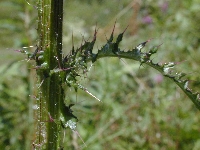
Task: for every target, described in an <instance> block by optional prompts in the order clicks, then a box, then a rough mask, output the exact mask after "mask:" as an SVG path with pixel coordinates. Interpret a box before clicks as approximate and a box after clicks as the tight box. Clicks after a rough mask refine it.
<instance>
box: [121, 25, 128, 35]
mask: <svg viewBox="0 0 200 150" xmlns="http://www.w3.org/2000/svg"><path fill="white" fill-rule="evenodd" d="M128 27H129V25H127V27H126V28H125V29H124V31H123V32H122V34H124V32H126V30H127V29H128Z"/></svg>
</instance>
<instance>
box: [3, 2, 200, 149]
mask: <svg viewBox="0 0 200 150" xmlns="http://www.w3.org/2000/svg"><path fill="white" fill-rule="evenodd" d="M16 3H17V2H16ZM129 3H130V1H128V0H127V1H126V0H124V1H117V0H116V1H103V2H102V3H98V2H96V1H93V2H92V3H91V2H90V3H89V4H88V3H85V2H82V1H72V2H70V3H66V7H65V13H66V22H64V32H67V33H66V34H64V39H63V40H64V42H65V43H64V48H63V49H64V50H66V51H67V49H68V51H69V50H70V46H69V45H71V43H72V42H71V40H70V38H71V34H70V33H71V30H73V35H74V41H75V45H78V44H76V43H77V41H81V39H82V37H81V35H80V34H84V36H85V39H87V38H88V37H89V35H91V32H93V31H94V30H93V28H91V26H92V25H94V24H95V23H96V22H97V23H98V27H99V30H98V31H99V33H98V35H97V36H98V38H99V39H103V40H105V36H104V34H105V33H106V32H107V31H109V34H110V31H112V28H113V24H114V21H115V20H116V18H115V17H116V16H117V17H118V18H117V19H118V20H117V24H116V30H115V32H116V34H119V31H123V29H125V27H126V26H127V22H128V21H127V20H129V19H130V22H131V20H132V19H133V18H131V15H132V13H133V12H132V10H130V9H129V10H127V11H125V13H123V14H124V15H121V17H120V15H116V14H120V12H121V11H122V10H124V8H125V7H126V6H127V5H129ZM163 4H165V7H164V6H163ZM16 6H20V7H21V8H23V6H28V7H29V5H28V4H27V3H26V4H22V3H20V4H19V5H13V7H15V8H16ZM161 6H162V7H161ZM135 7H136V6H135ZM138 7H139V12H138V15H137V19H134V20H133V21H134V22H135V24H132V25H129V27H128V29H127V31H126V33H125V36H124V40H123V41H122V43H121V45H120V47H121V48H122V49H123V48H124V49H125V50H126V51H127V49H132V48H131V47H133V46H135V45H137V43H141V42H142V41H146V40H147V39H151V38H154V39H153V40H151V42H150V43H149V44H148V45H147V48H146V50H150V47H149V46H150V45H159V44H161V43H163V44H162V46H160V47H159V50H158V52H157V53H156V54H154V56H153V57H152V59H153V62H152V63H155V64H156V63H158V62H159V64H158V65H161V64H162V66H161V67H164V64H165V63H166V62H169V61H173V62H182V61H184V60H187V61H186V62H182V63H176V66H177V65H178V64H179V65H178V67H177V68H176V69H177V70H178V72H186V74H187V75H186V76H184V77H183V78H182V79H183V80H186V78H187V79H189V86H190V87H191V88H192V89H194V91H195V90H196V91H199V82H197V81H198V80H199V79H200V78H199V75H198V74H199V72H198V71H199V57H200V54H199V52H200V47H199V45H198V42H199V34H198V33H199V13H198V10H199V8H200V7H199V4H198V0H193V1H190V2H183V1H176V2H174V1H167V2H165V1H146V2H144V3H142V4H140V5H139V6H138ZM7 8H8V7H7ZM31 8H32V7H31ZM72 8H73V9H72ZM74 8H77V9H74ZM7 10H10V11H12V12H13V13H12V14H15V15H17V13H14V12H15V11H17V10H16V9H13V8H12V9H7ZM94 10H95V11H94ZM106 10H107V11H106ZM19 12H22V11H21V9H20V10H19ZM83 12H84V13H83ZM134 13H136V12H134ZM3 14H9V13H1V15H3ZM74 16H76V17H74ZM88 16H89V17H88ZM1 18H2V17H1ZM5 18H6V19H8V18H10V17H9V15H8V16H7V17H5ZM15 18H16V17H15ZM33 18H34V17H33ZM102 18H103V19H102ZM106 18H108V19H106ZM145 19H146V20H145ZM148 19H149V20H148ZM11 20H12V19H11ZM31 20H32V19H31ZM110 20H112V21H110ZM19 22H20V21H19ZM33 22H35V21H33ZM109 22H111V23H109ZM1 23H2V22H1ZM14 23H15V22H13V23H12V24H10V26H11V25H12V26H13V27H14V28H19V27H21V29H22V30H21V31H20V32H21V33H17V34H13V31H14V32H17V31H16V30H13V31H12V32H10V33H12V34H6V35H5V34H4V35H5V36H3V40H4V41H8V42H10V41H12V40H13V39H10V37H13V38H14V41H16V43H18V44H15V45H24V43H30V42H27V41H26V42H24V41H25V40H26V38H25V37H26V36H25V33H23V32H22V31H23V26H20V25H19V24H17V25H16V24H14ZM35 24H36V23H35ZM33 26H34V25H33ZM72 26H74V27H73V28H72ZM7 27H9V26H7ZM134 27H136V31H135V32H133V31H132V29H134ZM106 28H109V30H106ZM33 30H35V29H34V28H32V31H33ZM2 31H5V30H1V32H2ZM7 31H8V30H7ZM102 32H103V35H102ZM16 35H17V37H16ZM107 36H108V34H107ZM114 37H115V36H114ZM24 39H25V40H24ZM3 40H2V41H3ZM114 40H115V39H114ZM100 43H101V44H100ZM102 43H105V42H101V41H97V46H96V45H95V46H94V50H96V51H98V49H101V47H100V45H102ZM1 45H2V44H1ZM10 45H12V44H7V46H5V45H4V47H6V48H7V47H9V48H10ZM79 45H80V44H79ZM82 45H84V44H83V43H82ZM15 47H17V46H15ZM76 47H80V46H76ZM96 47H98V48H96ZM99 47H100V48H99ZM75 49H76V48H75ZM77 49H78V48H77ZM148 52H149V51H148ZM148 52H145V50H143V51H142V53H143V54H145V53H146V54H147V53H148ZM66 53H68V52H66ZM4 54H6V53H4ZM111 54H112V55H113V56H114V54H113V53H112V52H111ZM14 56H15V57H16V54H15V55H14ZM102 56H103V54H102ZM143 56H145V55H143ZM115 57H116V58H111V59H109V58H104V59H103V60H101V59H100V60H98V61H97V62H95V64H94V66H93V67H92V68H91V69H90V71H89V72H87V74H86V73H84V74H81V73H80V72H81V70H79V71H80V72H79V71H78V73H79V74H80V75H81V76H76V80H75V83H79V84H80V85H82V86H83V87H85V88H86V87H87V90H88V91H89V92H91V93H93V94H94V95H95V96H96V97H98V98H99V99H100V100H101V101H102V102H103V103H98V101H95V100H94V99H93V98H92V97H90V96H88V93H85V91H84V90H78V93H75V92H73V88H74V87H75V88H77V87H78V86H77V84H76V85H75V86H74V85H71V86H72V87H73V88H72V89H68V90H67V93H66V95H67V96H66V103H67V104H69V103H71V104H75V105H74V106H73V107H72V108H71V109H72V110H73V114H74V115H75V116H77V117H78V119H79V122H78V124H77V131H78V132H79V134H80V135H81V137H82V139H83V140H84V142H85V143H86V144H87V146H88V147H87V148H88V149H186V150H187V149H194V150H197V149H199V147H200V146H199V138H200V136H199V134H198V132H199V119H200V118H199V112H198V111H197V109H196V108H195V107H194V105H193V104H192V103H191V102H190V101H189V100H188V98H187V97H186V96H185V94H184V93H183V92H182V91H181V90H180V89H179V88H177V87H176V86H175V85H174V84H173V82H171V81H170V80H168V79H164V80H163V78H162V76H160V74H159V73H158V72H155V70H154V69H151V68H150V67H146V65H144V64H143V65H142V66H140V63H135V62H133V61H129V60H127V61H126V63H125V64H124V63H123V62H120V61H119V59H118V58H121V57H120V56H117V55H115ZM5 58H9V57H5ZM141 58H142V61H144V62H145V61H146V60H145V59H146V57H141ZM7 60H8V59H7ZM1 61H2V60H1ZM76 63H77V64H79V63H78V61H77V62H76ZM15 64H16V66H17V64H18V63H15ZM65 65H66V66H65V67H64V68H59V69H61V70H59V72H60V73H61V72H65V71H66V72H67V71H69V70H63V69H66V68H69V67H68V65H69V64H65ZM5 68H9V67H5ZM28 68H33V67H28ZM84 69H85V67H83V70H84ZM7 70H8V69H7ZM161 70H163V69H162V68H161ZM15 71H20V69H19V68H18V67H16V68H15V69H13V68H11V69H10V72H11V73H14V72H15ZM55 71H56V70H52V72H53V73H54V72H55ZM69 72H70V71H69ZM76 72H77V71H76ZM195 72H196V73H195ZM172 73H176V72H172ZM74 74H75V73H73V75H74ZM1 75H5V76H4V77H7V78H9V79H5V78H4V77H3V78H2V80H1V87H4V85H5V82H7V83H6V87H7V88H1V93H7V95H8V96H6V97H5V96H2V94H1V105H0V108H1V110H3V113H1V114H3V115H1V117H0V119H1V125H0V126H1V130H0V133H1V136H0V137H3V138H4V139H7V140H6V141H13V139H15V142H14V143H12V142H4V141H5V140H2V139H0V141H1V143H0V147H3V148H4V147H6V148H7V149H25V147H23V146H24V143H23V142H25V141H26V140H27V142H28V143H31V140H32V139H34V137H28V138H21V137H23V136H21V135H26V132H25V131H24V130H26V129H27V128H29V126H30V124H31V121H30V122H29V123H28V122H25V121H23V120H20V119H24V118H26V119H24V120H28V119H30V120H33V119H34V117H33V115H32V114H30V116H29V115H27V112H26V111H30V110H32V109H30V110H28V109H27V105H28V104H27V103H26V101H25V100H24V102H22V101H23V99H25V98H23V97H27V95H28V94H29V91H28V90H26V87H27V85H28V82H27V81H26V82H24V83H25V84H21V82H18V80H17V79H18V77H17V78H16V75H15V76H9V74H6V73H5V71H4V70H3V71H2V73H1ZM18 75H19V80H22V81H24V80H23V79H24V78H26V77H27V76H26V73H24V74H22V73H21V72H18ZM18 75H17V76H18ZM22 75H25V76H26V77H21V76H22ZM174 75H175V74H174ZM179 75H181V74H179ZM182 75H183V74H182ZM182 75H181V76H182ZM32 78H34V77H32ZM85 78H86V79H85ZM11 79H12V80H13V81H12V82H11V81H10V80H11ZM83 79H84V80H83ZM193 80H195V81H193ZM15 86H19V88H15V89H13V90H11V88H12V87H13V88H14V87H15ZM31 88H32V85H31ZM183 88H184V87H183ZM16 89H17V90H16ZM20 89H21V90H20ZM18 90H20V92H19V91H18ZM18 93H20V95H19V94H18ZM13 94H14V95H17V96H14V98H12V95H13ZM76 95H77V97H76ZM19 96H20V97H19ZM13 99H18V100H17V101H14V100H13ZM27 99H28V98H27ZM21 102H22V103H21ZM15 103H18V104H15ZM16 105H17V106H18V107H17V106H16ZM15 106H16V107H15ZM32 106H33V104H30V107H32ZM18 108H23V109H18ZM13 110H15V111H14V112H15V113H11V112H12V111H13ZM25 110H26V111H25ZM21 116H25V117H21ZM8 117H10V119H9V120H10V121H7V122H5V121H4V120H6V119H7V118H8ZM16 122H20V124H22V126H23V127H24V128H23V127H22V128H19V124H18V123H16ZM2 126H3V128H2ZM20 127H21V126H20ZM64 132H66V134H65V135H66V137H65V138H63V140H64V141H63V146H64V148H65V149H78V147H81V146H82V148H83V147H84V144H83V142H82V141H81V140H80V138H78V135H77V134H76V133H75V132H72V131H70V130H66V131H64ZM8 133H10V134H12V138H11V136H9V137H8V136H6V135H8ZM23 133H24V134H23ZM19 135H20V136H19ZM5 137H6V138H5ZM22 139H24V140H22ZM29 146H31V144H29ZM87 148H85V149H87ZM26 149H30V148H26Z"/></svg>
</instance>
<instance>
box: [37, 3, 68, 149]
mask: <svg viewBox="0 0 200 150" xmlns="http://www.w3.org/2000/svg"><path fill="white" fill-rule="evenodd" d="M62 23H63V0H38V35H39V46H38V52H41V51H44V54H43V58H42V59H39V57H38V58H36V65H37V66H39V67H41V66H44V67H43V68H42V69H37V75H38V82H39V84H41V86H40V88H39V95H38V96H39V100H38V106H39V109H38V112H37V118H38V132H37V140H36V142H37V143H36V145H37V146H39V147H40V149H51V150H54V149H55V150H57V149H58V148H59V147H60V145H59V142H60V139H59V137H60V136H59V133H60V132H61V131H60V130H61V126H60V124H59V123H57V121H58V120H59V117H60V108H61V104H62V103H63V102H64V92H63V88H62V83H61V82H62V80H61V79H60V77H59V73H55V74H52V75H50V71H52V70H53V69H55V68H56V67H62V66H60V65H62V63H61V60H62ZM50 117H51V118H53V120H54V121H52V120H50ZM49 120H50V121H49Z"/></svg>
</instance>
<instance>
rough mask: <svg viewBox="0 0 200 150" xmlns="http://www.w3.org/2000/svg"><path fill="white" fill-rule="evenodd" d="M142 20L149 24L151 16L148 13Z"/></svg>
mask: <svg viewBox="0 0 200 150" xmlns="http://www.w3.org/2000/svg"><path fill="white" fill-rule="evenodd" d="M142 22H143V23H144V24H151V23H152V22H153V20H152V18H151V17H150V16H149V15H148V16H145V17H144V18H143V19H142Z"/></svg>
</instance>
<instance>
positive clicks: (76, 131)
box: [72, 130, 87, 147]
mask: <svg viewBox="0 0 200 150" xmlns="http://www.w3.org/2000/svg"><path fill="white" fill-rule="evenodd" d="M72 131H73V132H75V133H76V134H77V135H78V137H79V138H80V139H81V141H82V142H83V144H84V145H85V147H87V145H86V144H85V142H84V141H83V139H82V138H81V136H80V134H79V133H78V131H76V130H72Z"/></svg>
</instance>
